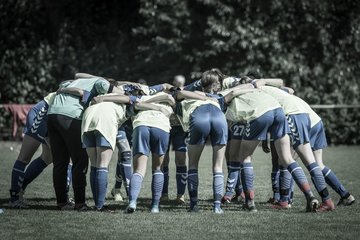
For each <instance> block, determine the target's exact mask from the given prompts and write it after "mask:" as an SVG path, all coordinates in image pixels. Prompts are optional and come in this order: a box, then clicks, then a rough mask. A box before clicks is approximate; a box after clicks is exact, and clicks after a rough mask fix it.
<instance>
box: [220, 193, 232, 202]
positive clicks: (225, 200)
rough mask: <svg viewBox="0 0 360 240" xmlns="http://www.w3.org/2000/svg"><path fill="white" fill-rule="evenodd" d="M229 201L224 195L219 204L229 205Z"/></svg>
mask: <svg viewBox="0 0 360 240" xmlns="http://www.w3.org/2000/svg"><path fill="white" fill-rule="evenodd" d="M231 199H232V197H231V196H227V195H225V196H223V197H222V199H221V203H222V204H230V203H231Z"/></svg>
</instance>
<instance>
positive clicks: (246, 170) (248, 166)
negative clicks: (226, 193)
mask: <svg viewBox="0 0 360 240" xmlns="http://www.w3.org/2000/svg"><path fill="white" fill-rule="evenodd" d="M241 182H242V184H243V189H244V193H245V202H246V203H249V202H251V201H253V200H254V168H253V165H252V163H251V162H250V163H243V164H241Z"/></svg>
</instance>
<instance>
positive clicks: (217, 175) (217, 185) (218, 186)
mask: <svg viewBox="0 0 360 240" xmlns="http://www.w3.org/2000/svg"><path fill="white" fill-rule="evenodd" d="M223 191H224V174H223V173H222V172H214V174H213V193H214V208H220V207H221V197H222V194H223Z"/></svg>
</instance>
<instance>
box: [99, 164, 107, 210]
mask: <svg viewBox="0 0 360 240" xmlns="http://www.w3.org/2000/svg"><path fill="white" fill-rule="evenodd" d="M108 173H109V170H108V169H107V168H97V169H96V198H97V203H96V207H97V208H98V209H100V208H102V207H103V206H104V204H105V198H106V191H107V184H108Z"/></svg>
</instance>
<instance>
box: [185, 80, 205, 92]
mask: <svg viewBox="0 0 360 240" xmlns="http://www.w3.org/2000/svg"><path fill="white" fill-rule="evenodd" d="M184 90H186V91H192V92H193V91H202V86H201V80H196V81H195V82H192V83H190V84H189V85H186V86H185V87H184Z"/></svg>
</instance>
